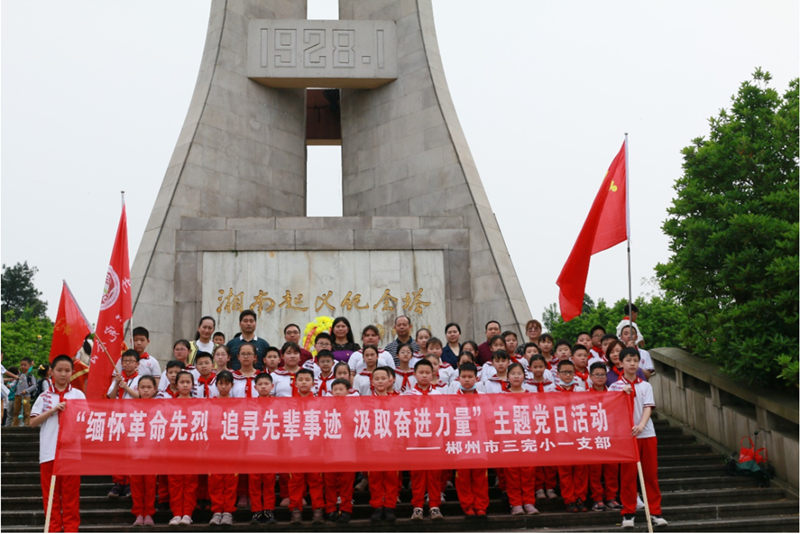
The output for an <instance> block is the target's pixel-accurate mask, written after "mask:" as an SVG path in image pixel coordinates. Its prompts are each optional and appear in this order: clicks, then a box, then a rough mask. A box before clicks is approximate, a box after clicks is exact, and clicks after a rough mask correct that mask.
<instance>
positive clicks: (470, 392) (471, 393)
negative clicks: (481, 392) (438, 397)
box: [456, 388, 478, 395]
mask: <svg viewBox="0 0 800 534" xmlns="http://www.w3.org/2000/svg"><path fill="white" fill-rule="evenodd" d="M477 394H478V388H475V389H473V390H472V391H468V392H466V393H464V390H463V389H461V388H458V391H456V395H477Z"/></svg>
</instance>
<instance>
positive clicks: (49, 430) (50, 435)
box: [31, 354, 86, 532]
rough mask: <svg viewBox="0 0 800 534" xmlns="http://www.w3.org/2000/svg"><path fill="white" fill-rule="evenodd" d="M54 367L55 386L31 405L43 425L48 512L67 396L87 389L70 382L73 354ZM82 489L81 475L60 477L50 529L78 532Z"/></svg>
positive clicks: (34, 422) (76, 396)
mask: <svg viewBox="0 0 800 534" xmlns="http://www.w3.org/2000/svg"><path fill="white" fill-rule="evenodd" d="M50 367H52V369H53V388H52V389H50V390H48V391H46V392H44V393H42V394H41V395H39V398H38V399H36V402H35V403H34V405H33V408H32V409H31V426H32V427H37V426H40V425H41V427H42V430H41V431H40V433H39V468H40V471H41V485H42V497H43V498H44V511H45V513H47V502H48V499H49V497H50V479H51V477H52V475H53V463H54V460H55V457H56V442H57V441H58V419H59V412H63V411H64V409H65V408H66V407H67V404H66V401H67V400H71V399H85V398H86V396H85V395H84V394H83V392H81V391H79V390H77V389H75V388H73V387H72V386H71V385H70V384H69V381H70V379H71V378H72V369H73V363H72V358H70V357H69V356H65V355H63V354H62V355H59V356H56V357H55V358H54V359H53V362H52V363H51V364H50ZM53 416H55V417H53ZM80 491H81V477H80V476H74V475H71V476H59V477H56V487H55V491H54V493H53V508H52V512H51V514H50V525H49V532H78V527H79V526H80V523H81V516H80Z"/></svg>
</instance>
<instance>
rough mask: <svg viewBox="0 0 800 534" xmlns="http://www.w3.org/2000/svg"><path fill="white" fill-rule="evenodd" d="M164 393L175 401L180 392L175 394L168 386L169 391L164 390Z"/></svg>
mask: <svg viewBox="0 0 800 534" xmlns="http://www.w3.org/2000/svg"><path fill="white" fill-rule="evenodd" d="M164 393H166V394H167V395H169V396H170V397H172V398H173V399H177V398H178V390H175V393H173V392H172V390H171V389H169V386H167V389H165V390H164Z"/></svg>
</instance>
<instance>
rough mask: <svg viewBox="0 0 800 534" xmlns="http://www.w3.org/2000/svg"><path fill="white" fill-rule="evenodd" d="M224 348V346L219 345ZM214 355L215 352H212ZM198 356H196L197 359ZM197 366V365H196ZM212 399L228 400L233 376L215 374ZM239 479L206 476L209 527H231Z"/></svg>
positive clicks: (225, 475) (224, 372)
mask: <svg viewBox="0 0 800 534" xmlns="http://www.w3.org/2000/svg"><path fill="white" fill-rule="evenodd" d="M221 346H222V347H225V345H221ZM214 352H215V354H216V351H214ZM199 357H200V356H199V355H198V358H199ZM198 366H199V364H198ZM214 389H215V390H216V393H212V398H214V399H230V398H233V397H232V396H231V390H232V389H233V374H231V372H230V371H228V370H224V371H220V372H219V373H217V379H216V381H215V388H214ZM238 484H239V477H238V476H237V475H236V474H235V473H232V474H228V473H226V474H210V475H208V495H209V497H210V499H211V513H212V514H213V515H212V516H211V521H209V525H232V524H233V513H234V512H235V511H236V488H237V486H238Z"/></svg>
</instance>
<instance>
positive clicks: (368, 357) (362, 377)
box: [353, 345, 378, 396]
mask: <svg viewBox="0 0 800 534" xmlns="http://www.w3.org/2000/svg"><path fill="white" fill-rule="evenodd" d="M363 358H364V365H365V366H366V367H365V368H364V370H363V371H361V372H360V373H358V374H357V375H356V378H355V380H353V387H354V388H355V389H356V390H358V394H359V395H363V396H369V395H372V372H373V371H374V370H375V369H377V368H378V347H376V346H375V345H367V346H366V347H364V349H363Z"/></svg>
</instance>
